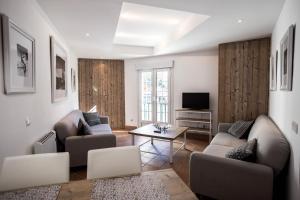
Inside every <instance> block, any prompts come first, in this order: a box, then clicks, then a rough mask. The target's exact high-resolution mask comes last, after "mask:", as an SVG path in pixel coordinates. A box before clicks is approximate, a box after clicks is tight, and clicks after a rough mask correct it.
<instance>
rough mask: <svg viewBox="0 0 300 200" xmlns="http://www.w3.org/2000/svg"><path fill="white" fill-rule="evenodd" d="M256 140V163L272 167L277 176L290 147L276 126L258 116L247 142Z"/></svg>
mask: <svg viewBox="0 0 300 200" xmlns="http://www.w3.org/2000/svg"><path fill="white" fill-rule="evenodd" d="M254 138H256V139H257V149H256V150H257V151H256V158H257V160H256V162H257V163H260V164H264V165H267V166H269V167H272V168H273V170H274V173H275V175H277V174H278V173H279V172H280V171H281V170H282V169H283V167H284V166H285V164H286V162H287V160H288V157H289V153H290V147H289V143H288V142H287V140H286V138H285V137H284V136H283V134H282V133H281V131H280V130H279V128H278V127H277V126H276V124H275V123H274V122H273V121H272V120H271V119H270V118H269V117H267V116H265V115H261V116H259V117H258V118H257V119H256V120H255V123H254V125H253V127H252V128H251V131H250V133H249V137H248V141H249V140H252V139H254Z"/></svg>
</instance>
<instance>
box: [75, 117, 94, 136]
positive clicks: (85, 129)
mask: <svg viewBox="0 0 300 200" xmlns="http://www.w3.org/2000/svg"><path fill="white" fill-rule="evenodd" d="M77 130H78V133H77V135H91V134H92V130H91V127H90V126H89V125H88V124H87V123H86V122H85V121H84V120H82V119H79V121H78V126H77Z"/></svg>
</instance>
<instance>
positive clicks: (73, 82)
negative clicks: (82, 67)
mask: <svg viewBox="0 0 300 200" xmlns="http://www.w3.org/2000/svg"><path fill="white" fill-rule="evenodd" d="M71 87H72V92H75V91H76V71H75V69H73V68H71Z"/></svg>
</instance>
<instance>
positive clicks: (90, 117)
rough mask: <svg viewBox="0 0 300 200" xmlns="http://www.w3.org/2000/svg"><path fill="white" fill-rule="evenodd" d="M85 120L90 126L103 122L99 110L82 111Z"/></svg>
mask: <svg viewBox="0 0 300 200" xmlns="http://www.w3.org/2000/svg"><path fill="white" fill-rule="evenodd" d="M82 114H83V117H84V119H85V121H86V122H87V123H88V125H90V126H95V125H98V124H101V121H100V116H99V114H98V113H97V112H91V113H85V112H84V113H82Z"/></svg>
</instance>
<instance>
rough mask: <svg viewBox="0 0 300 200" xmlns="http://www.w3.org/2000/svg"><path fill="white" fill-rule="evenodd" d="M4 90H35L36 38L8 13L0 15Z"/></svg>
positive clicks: (10, 91) (17, 91)
mask: <svg viewBox="0 0 300 200" xmlns="http://www.w3.org/2000/svg"><path fill="white" fill-rule="evenodd" d="M0 17H1V22H2V23H1V25H2V26H1V29H2V30H0V34H1V32H2V37H1V39H2V41H3V61H4V62H3V63H4V73H3V75H4V92H5V93H6V94H17V93H34V92H35V39H34V38H33V37H32V36H30V35H29V34H27V33H26V32H25V31H23V30H22V29H21V28H20V27H18V26H17V25H16V24H15V23H14V22H12V21H11V20H10V19H9V18H8V17H7V16H6V15H0Z"/></svg>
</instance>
